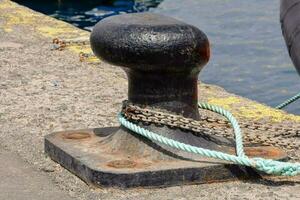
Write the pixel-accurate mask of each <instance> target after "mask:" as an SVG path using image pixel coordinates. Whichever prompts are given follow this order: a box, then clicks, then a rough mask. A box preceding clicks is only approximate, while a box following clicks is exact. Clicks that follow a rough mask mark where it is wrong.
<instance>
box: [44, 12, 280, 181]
mask: <svg viewBox="0 0 300 200" xmlns="http://www.w3.org/2000/svg"><path fill="white" fill-rule="evenodd" d="M91 47H92V49H93V52H94V53H95V55H96V56H98V57H100V58H101V59H102V60H105V61H107V62H109V63H112V64H115V65H119V66H121V67H122V68H123V69H124V70H125V72H126V73H127V76H128V82H129V84H128V101H125V102H124V104H123V107H122V115H124V116H125V117H126V118H127V119H128V120H129V121H133V122H134V123H136V124H138V125H139V126H141V127H144V128H147V129H148V130H152V131H155V132H156V133H159V134H160V135H162V136H165V137H167V138H171V139H174V140H177V141H179V142H182V143H186V144H190V145H193V146H197V147H203V148H207V149H210V150H218V151H222V152H226V153H232V154H234V152H235V149H234V145H233V143H232V141H230V140H228V139H225V138H222V137H217V136H214V135H213V134H208V133H206V132H205V131H201V127H197V121H199V120H200V116H199V111H198V108H197V102H198V92H197V91H198V89H197V80H198V74H199V72H200V71H201V69H202V68H203V66H204V65H205V64H206V63H207V62H208V60H209V56H210V50H209V42H208V39H207V37H206V35H205V34H204V33H203V32H202V31H200V30H199V29H197V28H196V27H194V26H191V25H188V24H186V23H183V22H180V21H178V20H175V19H173V18H170V17H165V16H162V15H156V14H151V13H138V14H123V15H119V16H113V17H110V18H106V19H104V20H102V21H100V22H99V23H98V24H97V25H96V26H95V27H94V29H93V32H92V34H91ZM200 95H201V94H200ZM45 151H46V153H47V154H48V155H49V156H50V157H51V158H52V159H53V160H55V161H57V162H59V163H60V164H62V165H63V166H64V167H66V168H67V169H69V170H70V171H72V172H73V173H75V174H76V175H77V176H79V177H81V178H82V179H83V180H85V181H86V182H88V183H91V184H95V185H99V186H118V187H141V186H169V185H178V184H190V183H206V182H212V181H224V180H228V179H233V178H237V177H238V178H240V177H249V176H251V175H253V174H255V173H254V172H253V171H252V170H249V169H248V168H243V167H238V166H236V165H232V164H229V163H227V164H224V163H223V164H222V163H218V162H214V160H212V159H208V158H203V157H200V156H196V155H193V154H190V153H185V152H183V151H180V150H175V149H172V148H170V147H166V146H164V145H161V144H159V143H155V142H153V141H150V140H148V139H145V138H143V137H141V136H138V135H137V134H135V133H133V132H131V131H130V130H128V129H127V128H125V127H123V126H120V127H106V128H97V129H93V130H80V131H65V132H58V133H53V134H51V135H48V136H47V137H46V139H45ZM248 153H249V154H248V155H250V156H264V157H268V158H276V159H278V158H283V157H285V154H284V153H283V152H282V151H280V150H278V149H275V148H265V147H263V148H259V147H253V148H249V149H248Z"/></svg>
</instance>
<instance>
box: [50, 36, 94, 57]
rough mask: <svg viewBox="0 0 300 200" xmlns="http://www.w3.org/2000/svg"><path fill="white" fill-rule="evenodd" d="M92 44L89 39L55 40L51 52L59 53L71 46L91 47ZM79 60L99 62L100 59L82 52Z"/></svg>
mask: <svg viewBox="0 0 300 200" xmlns="http://www.w3.org/2000/svg"><path fill="white" fill-rule="evenodd" d="M89 44H90V42H89V40H87V39H80V38H77V39H64V40H62V39H59V38H54V39H53V40H52V47H51V50H58V51H62V50H64V49H66V48H67V47H69V46H84V45H89ZM79 60H80V61H81V62H83V61H93V62H95V61H98V59H97V58H96V56H95V55H94V54H93V53H92V52H91V53H84V52H80V53H79Z"/></svg>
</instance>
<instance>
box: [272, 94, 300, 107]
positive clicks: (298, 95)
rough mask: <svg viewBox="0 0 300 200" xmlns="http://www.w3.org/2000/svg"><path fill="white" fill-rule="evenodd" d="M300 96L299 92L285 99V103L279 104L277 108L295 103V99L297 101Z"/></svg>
mask: <svg viewBox="0 0 300 200" xmlns="http://www.w3.org/2000/svg"><path fill="white" fill-rule="evenodd" d="M299 98H300V93H298V94H296V95H295V96H293V97H291V98H289V99H287V100H286V101H284V102H283V103H281V104H279V105H277V106H276V107H275V108H277V109H282V108H284V107H286V106H287V105H289V104H291V103H293V102H294V101H296V100H297V99H299Z"/></svg>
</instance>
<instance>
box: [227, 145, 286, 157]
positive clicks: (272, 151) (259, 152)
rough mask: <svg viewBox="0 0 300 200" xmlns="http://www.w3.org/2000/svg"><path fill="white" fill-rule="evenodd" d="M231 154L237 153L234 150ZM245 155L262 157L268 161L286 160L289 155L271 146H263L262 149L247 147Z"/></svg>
mask: <svg viewBox="0 0 300 200" xmlns="http://www.w3.org/2000/svg"><path fill="white" fill-rule="evenodd" d="M230 153H233V154H234V153H235V152H234V150H231V152H230ZM245 153H246V155H247V156H249V157H262V158H266V159H275V160H279V159H284V158H286V157H287V154H286V153H285V152H284V151H283V150H281V149H279V148H276V147H271V146H261V147H245Z"/></svg>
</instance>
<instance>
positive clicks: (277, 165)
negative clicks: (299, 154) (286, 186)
mask: <svg viewBox="0 0 300 200" xmlns="http://www.w3.org/2000/svg"><path fill="white" fill-rule="evenodd" d="M199 107H200V108H202V109H207V110H210V111H213V112H216V113H219V114H221V115H223V116H224V117H226V118H227V119H228V120H229V121H230V123H231V124H232V126H233V128H234V134H235V139H236V153H237V156H235V155H231V154H227V153H223V152H219V151H214V150H209V149H204V148H200V147H196V146H192V145H189V144H185V143H182V142H178V141H175V140H173V139H169V138H167V137H164V136H161V135H159V134H157V133H154V132H152V131H149V130H147V129H144V128H142V127H140V126H138V125H136V124H134V123H132V122H130V121H128V120H127V119H126V118H124V117H123V116H122V114H121V113H119V115H118V119H119V121H120V123H121V124H122V125H123V126H124V127H126V128H128V129H130V130H131V131H133V132H135V133H137V134H139V135H142V136H144V137H146V138H148V139H150V140H152V141H156V142H159V143H161V144H165V145H167V146H170V147H173V148H176V149H180V150H183V151H186V152H190V153H195V154H199V155H201V156H206V157H210V158H216V159H221V160H225V161H229V162H232V163H235V164H238V165H243V166H248V167H253V168H255V169H257V170H259V171H262V172H265V173H267V174H272V175H281V176H295V175H298V174H300V163H290V162H280V161H274V160H270V159H263V158H248V157H247V156H246V155H245V153H244V147H243V141H242V133H241V129H240V127H239V125H238V122H237V120H236V119H235V118H234V117H233V115H232V114H231V113H230V112H229V111H226V110H224V109H223V108H221V107H218V106H214V105H210V104H207V103H199Z"/></svg>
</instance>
